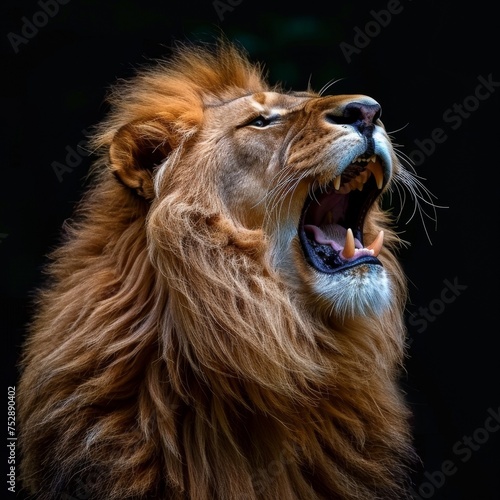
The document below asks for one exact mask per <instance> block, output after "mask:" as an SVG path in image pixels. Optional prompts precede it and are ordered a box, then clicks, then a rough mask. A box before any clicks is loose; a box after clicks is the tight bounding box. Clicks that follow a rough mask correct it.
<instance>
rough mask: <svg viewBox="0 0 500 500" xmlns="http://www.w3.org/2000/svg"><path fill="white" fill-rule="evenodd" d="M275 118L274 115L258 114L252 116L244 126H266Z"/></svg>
mask: <svg viewBox="0 0 500 500" xmlns="http://www.w3.org/2000/svg"><path fill="white" fill-rule="evenodd" d="M275 120H276V117H275V116H271V117H269V118H266V117H265V116H262V115H259V116H257V117H256V118H253V119H252V120H250V121H249V122H248V123H246V126H247V127H248V126H252V127H259V128H263V127H267V126H268V125H271V123H273V122H274V121H275Z"/></svg>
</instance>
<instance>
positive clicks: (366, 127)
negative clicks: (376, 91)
mask: <svg viewBox="0 0 500 500" xmlns="http://www.w3.org/2000/svg"><path fill="white" fill-rule="evenodd" d="M337 113H338V114H337ZM381 114H382V108H381V107H380V104H378V103H377V102H375V101H372V103H370V104H368V103H365V102H357V101H353V102H350V103H348V104H346V105H345V106H344V107H343V108H342V109H341V110H338V111H337V112H336V113H331V112H330V113H328V114H327V115H326V120H327V121H329V122H330V123H338V124H348V125H352V126H353V127H356V128H357V129H358V130H359V131H360V132H361V133H362V134H363V135H366V136H368V137H369V136H371V134H372V132H373V129H374V127H375V122H376V121H377V120H378V119H379V118H380V115H381Z"/></svg>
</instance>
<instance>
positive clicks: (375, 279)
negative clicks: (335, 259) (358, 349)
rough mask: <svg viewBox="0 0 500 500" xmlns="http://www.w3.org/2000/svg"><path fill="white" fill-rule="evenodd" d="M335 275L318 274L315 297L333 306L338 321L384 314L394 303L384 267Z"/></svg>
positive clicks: (370, 267) (365, 268)
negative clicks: (390, 304) (392, 302)
mask: <svg viewBox="0 0 500 500" xmlns="http://www.w3.org/2000/svg"><path fill="white" fill-rule="evenodd" d="M362 266H363V268H364V270H363V272H360V269H358V268H356V267H354V268H352V269H347V270H346V271H343V272H340V273H336V274H323V273H320V272H316V279H315V285H314V291H315V293H316V294H317V295H318V296H320V297H321V298H323V299H325V300H327V301H328V302H329V303H331V304H332V313H333V314H334V315H335V316H337V317H342V318H347V317H356V316H372V315H378V314H381V313H382V312H383V311H384V309H385V308H386V307H387V306H388V305H389V303H390V300H391V286H390V282H389V278H388V276H387V272H386V270H385V269H384V268H383V267H382V266H377V265H373V264H372V265H362Z"/></svg>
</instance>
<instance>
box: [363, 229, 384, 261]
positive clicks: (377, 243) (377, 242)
mask: <svg viewBox="0 0 500 500" xmlns="http://www.w3.org/2000/svg"><path fill="white" fill-rule="evenodd" d="M383 244H384V231H380V233H378V235H377V237H376V238H375V239H374V240H373V242H372V243H371V244H370V245H368V246H367V247H366V248H368V250H372V251H373V256H374V257H377V256H378V254H379V253H380V250H382V245H383Z"/></svg>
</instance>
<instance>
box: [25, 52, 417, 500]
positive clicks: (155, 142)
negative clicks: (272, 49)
mask: <svg viewBox="0 0 500 500" xmlns="http://www.w3.org/2000/svg"><path fill="white" fill-rule="evenodd" d="M353 101H354V102H362V103H365V104H367V106H368V107H370V106H375V105H374V104H373V103H374V101H372V100H370V99H369V98H365V97H363V96H336V97H335V96H329V97H327V96H321V95H320V94H315V93H314V92H312V91H311V90H308V91H307V92H303V93H291V92H290V93H288V92H284V91H283V90H281V89H280V88H278V87H273V88H271V87H269V86H268V84H267V83H266V82H265V80H264V78H263V76H262V72H261V68H260V67H259V66H256V65H252V64H251V63H250V62H249V61H248V60H247V59H246V58H245V56H244V54H242V53H241V52H240V51H239V50H238V49H237V48H235V47H234V46H231V45H229V44H226V43H221V44H220V45H219V46H218V47H217V48H216V50H214V51H212V50H209V49H207V48H203V47H198V48H193V47H184V48H182V47H181V48H179V49H178V50H177V52H176V53H175V55H174V57H173V58H172V59H171V60H170V61H162V62H160V63H158V65H156V66H154V67H152V68H149V69H147V70H145V71H142V72H140V73H139V74H138V75H137V76H136V77H135V78H133V79H132V80H131V81H130V82H127V83H123V84H121V85H119V86H117V87H116V88H115V89H114V91H113V92H112V94H111V96H110V103H111V111H110V114H109V116H108V118H107V119H106V120H105V121H104V122H103V123H102V124H101V125H100V126H99V127H98V128H97V130H96V133H95V135H94V138H93V144H94V146H95V149H96V150H97V151H98V153H99V157H98V160H97V164H96V171H95V175H94V182H93V185H92V186H91V188H90V189H89V191H88V193H87V195H86V196H85V199H84V200H83V202H82V203H81V205H80V206H79V208H78V211H77V214H76V216H75V219H74V221H73V222H71V224H68V227H67V228H66V235H65V239H64V242H63V243H62V244H61V246H60V247H59V248H58V249H57V250H56V251H55V252H54V253H53V254H52V256H51V257H52V263H51V265H50V267H49V269H48V283H47V285H46V287H45V288H44V290H43V291H41V292H40V294H39V299H38V302H37V313H36V317H35V318H34V321H33V322H32V325H31V331H30V335H29V338H28V339H27V343H26V346H25V353H24V357H23V361H22V369H23V373H22V378H21V381H20V387H19V420H20V424H19V425H20V431H21V435H20V443H21V452H22V480H23V485H24V486H25V488H26V489H27V490H28V491H30V492H31V493H32V494H34V496H35V497H36V498H38V499H56V498H61V495H63V494H66V495H69V496H70V497H71V496H73V497H77V498H78V496H77V492H79V494H80V497H82V496H81V495H82V494H84V495H87V496H83V497H82V498H92V499H102V500H114V499H119V500H123V499H146V498H155V499H165V500H167V499H171V500H181V499H183V500H185V499H190V500H191V499H192V500H214V499H221V500H222V499H226V500H239V499H245V500H256V499H280V500H293V499H296V500H313V499H328V500H333V499H342V500H350V499H352V500H363V499H365V500H374V499H381V500H382V499H383V500H389V499H401V498H405V492H404V489H405V481H406V465H407V463H408V461H409V459H410V457H411V456H412V449H411V445H410V442H411V439H410V433H409V428H408V423H407V420H408V411H407V409H406V406H405V402H404V398H403V396H402V394H401V391H400V389H399V388H398V377H399V373H400V369H401V364H402V361H403V357H404V337H405V332H404V326H403V316H402V314H403V309H404V305H405V301H406V292H405V290H406V288H405V287H406V285H405V279H404V276H403V272H402V270H401V268H400V266H399V265H398V263H397V260H396V257H395V248H396V245H397V244H398V243H399V239H398V237H397V236H396V235H395V233H394V232H393V230H392V229H391V228H390V223H389V222H390V221H389V219H388V218H387V216H386V215H384V213H383V212H382V210H381V208H380V206H379V204H378V202H375V203H374V204H373V206H371V207H370V208H369V210H368V213H367V215H366V220H365V222H364V225H363V237H364V238H365V239H366V240H367V241H373V240H374V239H375V236H376V235H377V234H378V233H379V231H380V230H381V229H384V231H385V240H384V241H385V242H384V245H383V248H382V249H381V251H380V255H379V257H378V258H379V259H380V262H381V263H382V264H383V266H380V265H376V264H373V263H372V262H371V261H370V262H367V263H365V264H362V263H360V264H358V265H355V266H352V267H348V268H346V269H342V270H340V271H339V272H335V273H329V272H326V273H322V272H319V271H318V270H316V269H313V266H312V265H311V264H310V263H308V262H307V259H305V258H304V252H303V250H302V249H301V245H300V243H299V239H298V237H297V227H298V224H299V219H300V216H301V210H302V207H303V205H304V201H305V199H306V198H307V197H308V196H309V195H310V194H311V193H312V191H313V190H314V189H316V188H320V190H328V189H330V188H327V186H328V185H329V183H330V184H331V182H332V179H334V178H336V177H337V176H341V175H347V168H346V166H345V164H344V163H342V162H343V160H341V158H342V155H345V154H346V151H351V150H352V151H354V152H355V154H354V153H353V155H351V156H352V158H354V157H355V156H359V155H361V154H362V153H363V151H364V149H363V150H361V149H360V148H361V147H363V148H365V147H367V146H366V144H371V146H370V147H371V148H372V149H373V147H375V152H376V154H377V155H378V154H379V153H378V151H379V149H377V148H380V147H382V150H383V151H389V153H388V157H387V158H386V160H385V161H386V163H387V164H386V165H385V167H384V168H385V170H384V176H385V180H384V190H385V189H388V186H390V184H391V183H392V182H394V181H393V180H392V179H393V178H394V176H397V175H400V174H399V172H401V169H402V167H401V166H400V165H399V164H398V163H397V160H396V157H395V154H394V152H393V151H392V149H391V148H390V145H389V142H388V138H387V137H386V136H385V132H384V131H383V125H382V124H381V122H380V121H379V120H378V118H377V117H376V118H374V119H375V120H377V122H376V123H377V126H376V132H373V133H374V134H376V140H375V146H374V143H373V142H370V140H365V136H364V135H363V134H358V133H357V132H356V133H355V132H353V130H354V125H352V124H345V122H343V123H340V124H336V123H332V120H333V122H335V120H336V118H335V117H336V116H337V115H338V116H341V115H342V114H344V115H347V112H346V111H345V109H346V106H347V104H348V103H350V102H353ZM356 106H358V105H356ZM358 107H359V106H358ZM370 109H372V108H370ZM374 109H375V108H374ZM256 113H257V114H256ZM273 114H274V115H278V118H276V116H274V115H273ZM260 115H262V116H263V117H264V118H265V119H263V118H262V117H261V116H260ZM269 121H270V122H272V123H269ZM351 121H352V120H351ZM372 128H373V127H372ZM360 130H361V128H360ZM380 144H383V146H380ZM358 150H359V151H358ZM382 150H381V151H382ZM371 152H373V151H371ZM389 159H390V161H392V167H390V168H389V167H388V162H389ZM389 163H390V162H389ZM360 168H362V167H360ZM342 169H345V171H343V170H342ZM342 172H343V174H342ZM349 179H350V177H348V176H347V177H342V180H343V182H344V180H345V181H346V182H347V181H348V180H349ZM380 290H381V291H380Z"/></svg>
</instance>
